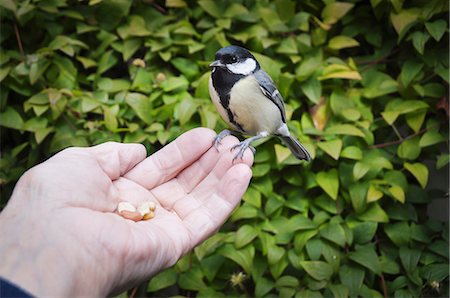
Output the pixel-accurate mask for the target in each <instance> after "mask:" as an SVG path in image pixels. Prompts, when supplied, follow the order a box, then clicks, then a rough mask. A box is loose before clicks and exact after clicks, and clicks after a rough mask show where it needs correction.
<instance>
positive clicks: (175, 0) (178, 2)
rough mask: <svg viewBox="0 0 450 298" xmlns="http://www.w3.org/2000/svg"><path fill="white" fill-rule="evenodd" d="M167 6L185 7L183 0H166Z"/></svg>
mask: <svg viewBox="0 0 450 298" xmlns="http://www.w3.org/2000/svg"><path fill="white" fill-rule="evenodd" d="M166 6H167V7H186V2H185V1H184V0H166Z"/></svg>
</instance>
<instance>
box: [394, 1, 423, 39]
mask: <svg viewBox="0 0 450 298" xmlns="http://www.w3.org/2000/svg"><path fill="white" fill-rule="evenodd" d="M419 15H420V9H418V8H411V9H404V10H402V11H400V13H398V14H394V13H391V22H392V25H393V26H394V29H395V31H397V34H398V35H399V38H398V40H401V39H402V38H403V36H404V35H405V33H406V32H408V30H409V29H410V28H411V27H412V26H413V25H414V24H415V22H416V21H417V19H418V17H419Z"/></svg>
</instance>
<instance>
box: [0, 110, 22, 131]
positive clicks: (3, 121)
mask: <svg viewBox="0 0 450 298" xmlns="http://www.w3.org/2000/svg"><path fill="white" fill-rule="evenodd" d="M23 124H24V122H23V119H22V117H21V116H20V114H19V113H18V112H17V111H16V110H15V109H14V108H12V107H6V109H5V111H4V112H2V113H0V126H3V127H8V128H12V129H22V127H23Z"/></svg>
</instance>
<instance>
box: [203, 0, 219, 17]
mask: <svg viewBox="0 0 450 298" xmlns="http://www.w3.org/2000/svg"><path fill="white" fill-rule="evenodd" d="M198 4H199V5H200V6H201V7H202V8H203V9H204V10H205V11H206V12H207V13H208V14H210V15H211V16H213V17H215V18H220V17H221V16H222V13H223V11H222V9H221V8H220V7H219V6H217V2H215V1H212V0H200V1H198Z"/></svg>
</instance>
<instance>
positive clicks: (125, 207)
mask: <svg viewBox="0 0 450 298" xmlns="http://www.w3.org/2000/svg"><path fill="white" fill-rule="evenodd" d="M122 211H129V212H136V207H134V206H133V205H132V204H131V203H129V202H120V203H119V204H118V205H117V212H119V213H122Z"/></svg>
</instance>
